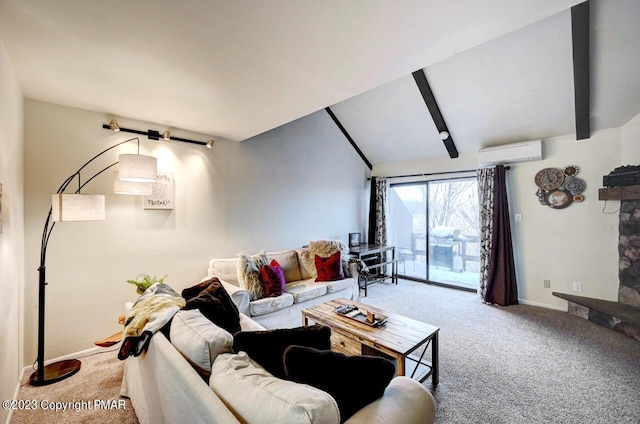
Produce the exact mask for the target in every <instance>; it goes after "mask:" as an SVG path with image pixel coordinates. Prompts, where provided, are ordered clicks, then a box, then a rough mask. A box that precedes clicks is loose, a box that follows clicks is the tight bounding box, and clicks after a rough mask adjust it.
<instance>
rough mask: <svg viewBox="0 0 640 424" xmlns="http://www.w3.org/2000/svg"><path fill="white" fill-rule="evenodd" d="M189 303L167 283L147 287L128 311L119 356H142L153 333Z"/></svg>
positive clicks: (122, 357) (120, 357) (124, 357)
mask: <svg viewBox="0 0 640 424" xmlns="http://www.w3.org/2000/svg"><path fill="white" fill-rule="evenodd" d="M185 303H186V302H185V300H184V298H182V296H180V295H179V294H178V293H176V292H175V291H174V290H173V289H172V288H171V287H169V286H168V285H166V284H162V283H156V284H154V285H152V286H151V287H149V288H148V289H147V290H145V292H144V293H143V294H142V296H140V297H139V298H138V300H137V301H136V303H135V304H134V305H133V306H132V307H131V309H130V310H129V312H128V313H127V317H126V320H125V323H124V332H123V336H124V340H123V342H122V346H120V351H119V352H118V359H120V360H124V359H126V358H128V357H129V356H131V355H133V356H139V355H140V354H141V353H142V352H144V351H145V350H146V349H147V347H148V346H149V342H150V341H151V336H153V334H154V333H155V332H156V331H158V330H160V329H161V328H162V327H164V325H165V324H167V323H168V322H169V321H170V320H171V318H173V316H174V315H175V313H176V312H178V311H179V310H180V308H182V307H183V306H184V305H185Z"/></svg>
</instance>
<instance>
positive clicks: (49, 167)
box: [24, 100, 368, 363]
mask: <svg viewBox="0 0 640 424" xmlns="http://www.w3.org/2000/svg"><path fill="white" fill-rule="evenodd" d="M110 118H111V117H110V116H108V115H103V114H98V113H94V112H88V111H84V110H79V109H73V108H68V107H62V106H58V105H53V104H50V103H44V102H39V101H34V100H25V225H26V255H25V256H26V264H27V265H26V266H27V270H29V272H28V273H27V275H26V311H27V313H26V319H25V323H26V324H25V327H26V328H25V333H26V340H25V358H24V361H25V363H31V362H32V361H33V360H34V359H35V354H36V337H37V334H36V331H37V330H36V322H37V321H36V313H37V302H36V299H37V272H36V271H35V270H36V268H37V261H38V256H39V244H40V237H41V232H42V226H43V224H44V220H45V217H46V213H47V211H48V208H49V202H50V195H51V193H54V192H55V191H56V190H57V188H58V186H59V185H60V183H61V182H62V181H63V180H64V179H65V178H66V177H67V176H69V175H70V174H71V173H72V172H74V171H75V170H76V169H77V168H78V167H79V166H80V165H81V164H83V163H84V162H85V161H86V160H88V159H89V158H90V157H91V156H93V155H94V154H96V153H98V152H100V151H101V150H102V149H104V148H106V147H107V146H110V145H113V144H115V142H116V141H117V140H124V139H126V138H127V134H125V133H116V134H113V133H111V132H109V131H107V130H104V129H102V128H101V126H102V124H103V123H107V122H109V119H110ZM118 121H119V122H120V125H121V126H123V127H127V128H136V129H146V128H154V129H158V130H160V129H164V128H163V127H162V126H161V125H158V124H151V123H142V122H135V121H131V120H125V119H121V118H119V119H118ZM172 134H174V135H177V136H182V137H185V138H193V139H196V140H207V139H208V138H209V137H207V136H204V135H202V134H193V133H188V132H177V131H174V132H173V133H172ZM126 146H128V145H126ZM124 147H125V146H123V149H122V150H118V149H116V150H118V151H117V153H114V154H111V152H110V153H109V154H107V155H105V158H104V160H102V159H103V158H100V159H99V160H98V162H99V164H100V165H102V166H106V165H107V164H109V163H111V162H109V161H108V160H107V159H109V160H113V161H115V160H117V159H116V156H117V154H119V153H124V152H125V150H127V151H131V150H132V149H133V147H134V146H133V145H132V146H129V148H128V149H125V148H124ZM141 152H142V153H149V154H153V155H154V156H156V157H157V158H158V164H159V165H158V166H159V168H160V170H164V171H171V172H174V173H175V180H176V207H175V210H173V211H158V210H155V211H149V210H143V207H142V199H141V198H137V197H134V196H119V195H114V194H109V193H110V190H111V175H110V173H109V175H108V176H107V175H103V176H101V177H99V178H97V179H96V180H94V181H93V182H92V183H91V185H89V186H87V187H86V188H87V190H85V192H87V193H107V199H106V201H107V219H106V221H102V222H77V223H58V224H56V227H55V229H54V231H53V234H52V237H51V241H50V243H49V250H48V257H47V281H48V282H49V286H48V288H47V302H46V303H47V320H46V325H47V329H46V355H45V356H46V358H52V357H57V356H60V355H63V354H67V353H70V352H75V351H79V350H82V349H86V348H90V347H92V342H93V341H95V340H98V339H100V338H102V337H105V336H108V335H110V334H112V333H114V332H115V331H117V330H119V329H120V327H119V326H118V324H117V322H116V320H117V317H118V315H120V314H122V308H123V304H124V302H126V301H131V300H135V298H136V297H137V296H136V295H135V288H134V287H133V286H131V285H129V284H126V283H125V281H126V280H127V279H130V278H134V277H135V276H136V275H138V274H139V273H141V272H147V273H153V274H156V275H157V276H162V275H164V274H168V275H169V277H168V279H167V280H166V282H167V283H169V284H170V285H172V286H173V287H174V288H175V289H176V290H182V289H183V288H185V287H188V286H190V285H193V284H196V283H198V282H199V280H200V279H201V278H202V277H203V276H205V275H206V272H207V265H208V261H209V259H211V258H214V257H231V256H234V255H235V254H236V253H238V252H239V251H244V252H247V253H254V252H256V251H258V250H260V249H267V250H273V249H287V248H294V247H299V246H301V245H303V244H305V243H307V242H308V241H309V240H310V239H315V238H325V237H331V238H337V237H339V238H342V239H343V240H345V241H346V238H347V234H348V233H349V232H352V231H356V230H362V229H363V228H364V215H365V211H364V203H365V202H364V196H363V187H364V186H365V183H366V177H367V176H368V169H367V168H366V167H365V166H364V164H363V163H362V161H361V160H360V158H359V157H358V155H357V154H356V153H355V152H354V151H353V149H352V147H351V146H350V145H349V143H348V142H347V141H346V140H345V139H344V137H343V136H342V134H341V133H340V132H339V130H337V128H335V125H333V123H332V122H331V120H330V118H328V117H327V116H326V114H325V113H324V112H319V113H316V114H313V115H310V116H308V117H305V118H302V119H300V120H298V121H295V122H292V123H290V124H288V125H286V126H283V127H280V128H277V129H275V130H272V131H270V132H268V133H265V134H262V135H260V136H257V137H255V138H254V139H252V140H248V141H245V142H243V143H236V142H228V141H226V142H225V141H218V142H217V143H216V144H215V145H214V147H213V149H211V150H209V149H205V148H202V147H198V146H194V145H190V144H186V143H177V142H170V143H154V142H152V141H149V140H147V139H146V137H143V139H141ZM96 169H99V168H96ZM90 175H91V174H89V173H87V174H86V175H83V178H84V179H86V178H88V177H89V176H90Z"/></svg>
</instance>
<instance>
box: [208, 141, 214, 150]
mask: <svg viewBox="0 0 640 424" xmlns="http://www.w3.org/2000/svg"><path fill="white" fill-rule="evenodd" d="M213 143H215V140H209V141H207V149H211V148H212V147H213Z"/></svg>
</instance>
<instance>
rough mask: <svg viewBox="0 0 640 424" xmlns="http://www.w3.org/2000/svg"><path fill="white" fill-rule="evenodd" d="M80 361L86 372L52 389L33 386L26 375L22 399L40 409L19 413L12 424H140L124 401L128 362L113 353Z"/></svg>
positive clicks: (16, 412)
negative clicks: (125, 364) (124, 376)
mask: <svg viewBox="0 0 640 424" xmlns="http://www.w3.org/2000/svg"><path fill="white" fill-rule="evenodd" d="M78 359H80V361H81V362H82V368H80V371H78V373H77V374H75V375H73V376H71V377H69V378H67V379H66V380H63V381H59V382H58V383H55V384H51V385H49V386H42V387H33V386H30V385H29V374H30V373H28V374H26V375H25V376H24V378H23V381H22V384H21V386H20V391H19V393H18V399H23V400H29V401H34V400H35V401H36V403H35V404H36V405H37V408H36V409H35V410H15V411H14V412H13V418H12V420H11V423H12V424H19V423H20V424H21V423H24V424H30V423H34V424H35V423H38V424H39V423H85V424H102V423H108V422H112V423H118V424H137V423H138V418H137V417H136V414H135V411H134V410H133V407H132V406H131V402H130V401H129V399H124V398H121V397H120V384H121V383H122V372H123V370H124V362H123V361H120V360H119V359H118V358H117V352H116V351H115V350H113V349H111V350H110V351H107V352H104V353H99V354H94V355H92V356H86V357H84V358H78ZM96 400H97V401H98V403H94V402H95V401H96ZM100 401H104V402H102V403H100ZM64 407H66V408H67V410H66V411H65V410H62V408H64ZM56 408H58V409H60V410H56Z"/></svg>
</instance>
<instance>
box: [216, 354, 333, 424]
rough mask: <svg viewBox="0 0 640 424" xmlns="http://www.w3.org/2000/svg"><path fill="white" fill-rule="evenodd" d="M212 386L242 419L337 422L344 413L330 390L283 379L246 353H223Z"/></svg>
mask: <svg viewBox="0 0 640 424" xmlns="http://www.w3.org/2000/svg"><path fill="white" fill-rule="evenodd" d="M209 386H210V387H211V388H212V389H213V391H214V392H215V393H216V394H217V395H218V397H220V399H222V400H223V401H224V403H225V404H227V405H228V406H229V408H230V409H231V410H232V412H233V413H234V414H235V415H236V416H237V417H238V418H239V419H240V421H242V422H246V423H287V424H303V423H304V424H306V423H314V424H335V423H338V422H340V412H339V410H338V404H337V403H336V401H335V399H333V397H331V395H329V394H328V393H326V392H324V391H322V390H320V389H316V388H314V387H311V386H308V385H306V384H299V383H294V382H293V381H288V380H281V379H279V378H276V377H274V376H273V375H271V374H270V373H269V372H267V371H266V370H265V369H264V368H262V367H261V366H259V365H258V364H256V363H255V362H253V361H252V360H251V359H249V357H248V356H247V354H246V353H245V352H240V353H238V354H227V353H225V354H223V355H219V356H218V357H217V358H216V360H215V361H214V362H213V367H212V370H211V378H210V379H209Z"/></svg>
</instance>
